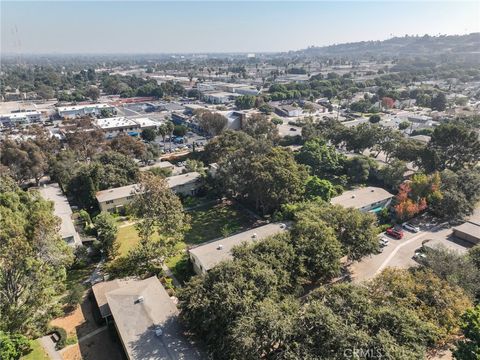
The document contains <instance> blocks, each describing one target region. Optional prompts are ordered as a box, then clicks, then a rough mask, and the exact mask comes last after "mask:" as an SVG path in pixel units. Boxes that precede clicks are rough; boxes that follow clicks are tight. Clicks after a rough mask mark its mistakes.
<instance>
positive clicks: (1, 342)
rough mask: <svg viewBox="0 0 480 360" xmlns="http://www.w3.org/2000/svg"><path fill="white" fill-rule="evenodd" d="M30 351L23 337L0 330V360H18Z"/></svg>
mask: <svg viewBox="0 0 480 360" xmlns="http://www.w3.org/2000/svg"><path fill="white" fill-rule="evenodd" d="M30 349H31V347H30V343H29V341H28V339H27V338H26V337H25V336H23V335H21V334H11V333H9V332H4V331H1V330H0V359H2V360H18V359H20V358H21V357H22V356H23V355H26V354H27V353H28V352H29V351H30Z"/></svg>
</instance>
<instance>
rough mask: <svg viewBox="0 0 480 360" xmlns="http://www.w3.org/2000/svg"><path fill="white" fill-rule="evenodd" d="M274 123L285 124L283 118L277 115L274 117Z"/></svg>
mask: <svg viewBox="0 0 480 360" xmlns="http://www.w3.org/2000/svg"><path fill="white" fill-rule="evenodd" d="M272 123H274V124H275V125H281V124H283V120H282V119H280V118H277V117H276V118H273V119H272Z"/></svg>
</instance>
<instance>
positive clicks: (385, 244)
mask: <svg viewBox="0 0 480 360" xmlns="http://www.w3.org/2000/svg"><path fill="white" fill-rule="evenodd" d="M389 242H390V240H388V239H387V238H386V237H382V238H381V239H380V240H379V241H378V243H379V244H380V246H387V245H388V243H389Z"/></svg>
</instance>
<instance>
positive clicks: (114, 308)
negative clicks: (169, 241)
mask: <svg viewBox="0 0 480 360" xmlns="http://www.w3.org/2000/svg"><path fill="white" fill-rule="evenodd" d="M92 292H93V295H94V297H95V302H96V304H97V307H98V310H99V312H100V315H101V317H102V318H103V319H104V320H105V321H106V322H107V323H109V324H111V323H113V324H114V325H115V328H116V330H117V333H118V336H119V338H120V340H121V343H122V346H123V349H124V351H125V355H126V357H127V359H129V360H146V359H148V360H177V359H178V360H180V359H181V360H196V359H201V358H202V356H201V354H200V352H199V351H198V350H197V349H196V348H195V346H194V344H193V343H191V342H190V341H189V339H188V338H186V336H185V335H184V333H183V329H182V327H181V326H180V324H179V323H178V320H177V319H178V313H179V312H178V309H177V307H176V305H175V304H174V302H173V300H172V299H171V298H170V296H169V295H168V293H167V291H166V290H165V289H164V287H163V286H162V284H161V283H160V281H159V280H158V279H157V277H156V276H152V277H150V278H148V279H145V280H112V281H107V282H101V283H97V284H95V285H93V286H92Z"/></svg>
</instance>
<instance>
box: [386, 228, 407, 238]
mask: <svg viewBox="0 0 480 360" xmlns="http://www.w3.org/2000/svg"><path fill="white" fill-rule="evenodd" d="M385 232H386V233H387V234H388V235H390V236H391V237H394V238H395V239H401V238H402V237H403V231H402V230H397V229H395V228H393V227H391V228H388V229H387V231H385Z"/></svg>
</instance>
